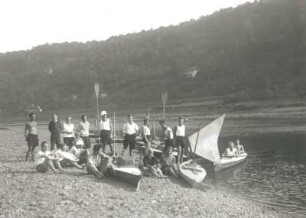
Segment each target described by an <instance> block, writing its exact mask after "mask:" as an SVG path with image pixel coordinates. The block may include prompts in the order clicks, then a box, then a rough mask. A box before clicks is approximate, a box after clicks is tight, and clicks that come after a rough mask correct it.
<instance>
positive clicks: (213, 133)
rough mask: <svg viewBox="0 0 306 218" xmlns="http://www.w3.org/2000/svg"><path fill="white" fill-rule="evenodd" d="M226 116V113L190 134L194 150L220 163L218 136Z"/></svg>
mask: <svg viewBox="0 0 306 218" xmlns="http://www.w3.org/2000/svg"><path fill="white" fill-rule="evenodd" d="M224 118H225V114H223V115H222V116H220V117H219V118H217V119H216V120H214V121H213V122H211V123H210V124H208V125H207V126H204V127H203V128H202V129H200V130H199V131H197V132H195V133H194V134H192V135H191V136H189V142H190V145H191V150H192V152H194V153H196V154H197V155H199V156H201V157H203V158H205V159H207V160H210V161H212V162H214V163H220V154H219V149H218V138H219V134H220V131H221V127H222V124H223V121H224Z"/></svg>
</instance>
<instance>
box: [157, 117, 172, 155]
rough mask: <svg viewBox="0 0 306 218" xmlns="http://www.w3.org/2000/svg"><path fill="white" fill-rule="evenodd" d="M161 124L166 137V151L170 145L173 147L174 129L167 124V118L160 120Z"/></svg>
mask: <svg viewBox="0 0 306 218" xmlns="http://www.w3.org/2000/svg"><path fill="white" fill-rule="evenodd" d="M159 124H160V126H161V128H162V130H163V133H164V139H165V147H164V151H165V150H167V148H168V147H173V131H172V129H171V128H170V127H169V126H167V125H166V122H165V120H161V121H159Z"/></svg>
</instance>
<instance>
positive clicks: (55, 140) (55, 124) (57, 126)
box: [48, 114, 61, 151]
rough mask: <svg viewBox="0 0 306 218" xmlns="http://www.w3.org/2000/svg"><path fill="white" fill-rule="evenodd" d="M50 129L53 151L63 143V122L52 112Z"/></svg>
mask: <svg viewBox="0 0 306 218" xmlns="http://www.w3.org/2000/svg"><path fill="white" fill-rule="evenodd" d="M48 129H49V131H50V133H51V134H50V142H51V151H53V150H55V149H57V148H59V145H60V143H61V123H60V121H59V120H58V117H57V115H56V114H52V120H51V121H50V123H49V127H48Z"/></svg>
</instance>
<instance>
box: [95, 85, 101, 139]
mask: <svg viewBox="0 0 306 218" xmlns="http://www.w3.org/2000/svg"><path fill="white" fill-rule="evenodd" d="M94 88H95V94H96V99H97V126H98V139H99V141H100V124H99V92H100V84H99V83H98V82H96V83H95V85H94Z"/></svg>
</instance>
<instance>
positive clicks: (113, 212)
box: [0, 128, 296, 217]
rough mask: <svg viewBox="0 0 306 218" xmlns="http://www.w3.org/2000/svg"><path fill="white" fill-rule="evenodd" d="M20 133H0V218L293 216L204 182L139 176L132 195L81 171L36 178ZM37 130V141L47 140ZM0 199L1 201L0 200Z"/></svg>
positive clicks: (119, 184) (107, 180) (120, 185)
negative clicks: (200, 184)
mask: <svg viewBox="0 0 306 218" xmlns="http://www.w3.org/2000/svg"><path fill="white" fill-rule="evenodd" d="M22 131H23V129H22V128H12V129H11V131H0V136H1V138H2V139H3V140H2V141H1V142H0V147H1V148H2V152H1V153H0V162H1V165H0V175H1V176H0V185H1V186H0V217H17V216H22V217H84V216H89V217H102V216H104V217H128V216H130V217H230V216H236V217H258V216H261V217H291V216H292V217H294V216H296V215H291V214H288V213H284V212H280V211H277V208H276V207H275V208H274V209H273V207H272V208H271V207H270V206H268V205H265V204H262V203H258V202H255V201H253V200H251V199H247V198H246V197H245V196H241V195H239V194H236V193H233V192H231V191H229V190H225V189H223V188H216V187H215V186H212V185H211V184H209V182H207V181H205V182H204V185H203V187H202V188H201V189H202V190H199V189H192V188H190V187H189V186H188V185H187V184H186V183H185V182H184V181H182V180H181V179H179V180H177V179H171V178H167V179H157V178H149V177H144V178H143V179H142V181H141V185H140V189H139V191H138V192H136V191H135V189H134V188H132V187H130V186H129V185H127V184H125V183H122V182H120V181H118V180H115V179H113V178H104V179H102V180H98V179H96V178H94V177H93V176H91V175H87V173H86V171H84V170H77V169H68V171H69V172H68V173H63V174H53V173H51V172H48V173H45V174H40V173H36V171H35V166H34V163H33V162H25V161H24V155H25V151H26V145H25V142H24V139H23V135H22ZM47 137H48V132H47V131H43V132H42V134H41V135H40V138H41V139H44V138H47ZM1 196H2V197H1Z"/></svg>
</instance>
